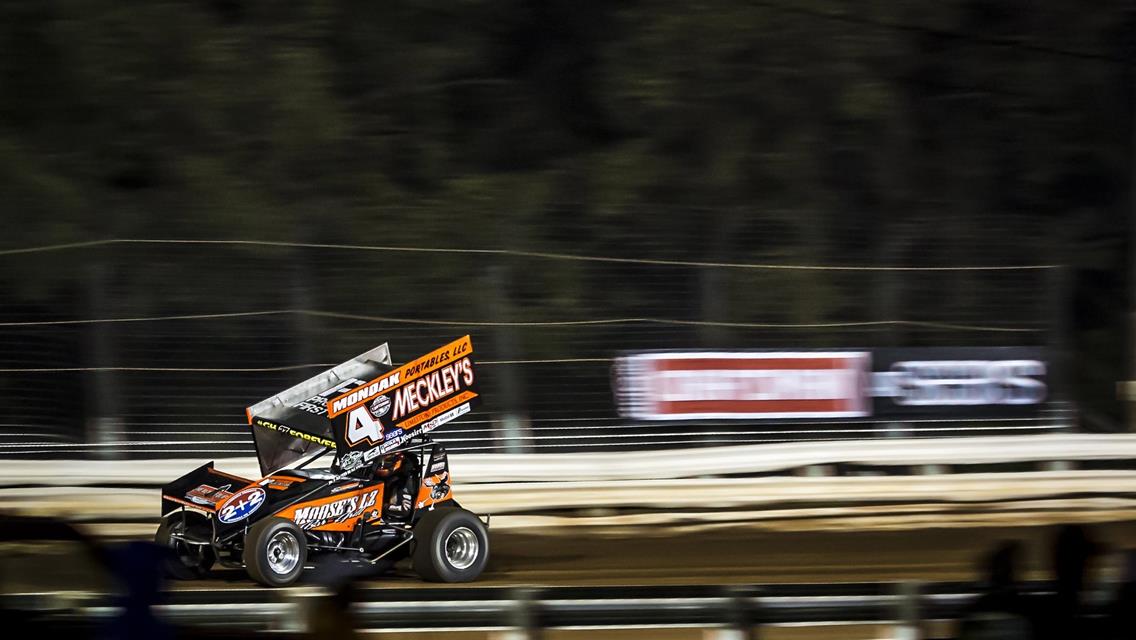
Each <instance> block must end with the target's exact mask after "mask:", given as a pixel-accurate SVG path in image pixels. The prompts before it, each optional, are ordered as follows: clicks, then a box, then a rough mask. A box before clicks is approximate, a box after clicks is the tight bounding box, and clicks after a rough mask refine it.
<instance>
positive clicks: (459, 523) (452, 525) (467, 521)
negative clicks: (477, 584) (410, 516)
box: [413, 509, 489, 582]
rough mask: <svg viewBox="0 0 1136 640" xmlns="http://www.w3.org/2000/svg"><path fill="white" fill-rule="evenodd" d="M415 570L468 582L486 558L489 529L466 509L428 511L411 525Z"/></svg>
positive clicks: (431, 577)
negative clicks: (413, 525)
mask: <svg viewBox="0 0 1136 640" xmlns="http://www.w3.org/2000/svg"><path fill="white" fill-rule="evenodd" d="M414 539H415V543H414V554H413V556H414V571H415V572H416V573H418V575H420V576H422V579H424V580H429V581H431V582H469V581H471V580H474V579H476V578H477V577H478V576H479V575H481V572H482V571H484V570H485V565H486V564H487V563H488V562H489V532H488V531H487V530H486V528H485V524H483V523H482V522H481V520H479V519H478V518H477V516H475V515H473V514H472V513H470V512H469V511H466V510H465V509H435V510H433V511H428V512H427V513H426V515H424V516H423V517H422V519H421V520H419V521H418V524H417V525H416V526H415V527H414Z"/></svg>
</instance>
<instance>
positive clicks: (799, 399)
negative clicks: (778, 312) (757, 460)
mask: <svg viewBox="0 0 1136 640" xmlns="http://www.w3.org/2000/svg"><path fill="white" fill-rule="evenodd" d="M870 363H871V355H870V354H869V353H866V352H836V353H825V352H791V353H775V352H768V353H767V352H744V351H743V352H727V353H708V352H685V353H641V354H635V355H631V356H625V357H623V358H620V359H619V360H618V361H617V364H616V372H617V380H616V387H617V393H618V396H619V405H620V412H621V413H623V414H624V415H626V416H627V417H630V418H636V419H640V420H709V419H722V418H726V419H729V418H739V419H761V418H848V417H858V416H866V415H868V414H869V411H870V407H869V406H868V404H867V400H866V396H867V394H866V393H865V380H866V378H867V375H868V372H869V371H870Z"/></svg>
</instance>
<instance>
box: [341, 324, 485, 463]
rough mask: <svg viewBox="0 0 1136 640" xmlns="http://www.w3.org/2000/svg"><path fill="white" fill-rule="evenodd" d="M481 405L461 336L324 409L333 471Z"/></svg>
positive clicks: (469, 355) (343, 395)
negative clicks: (329, 425)
mask: <svg viewBox="0 0 1136 640" xmlns="http://www.w3.org/2000/svg"><path fill="white" fill-rule="evenodd" d="M480 401H481V396H480V394H479V393H478V391H477V378H476V375H475V372H474V366H473V343H472V341H471V340H470V337H469V336H463V337H461V338H458V339H457V340H454V341H453V342H451V343H449V344H447V345H445V346H442V347H439V348H438V349H435V350H433V351H431V352H430V353H427V354H426V355H424V356H421V357H419V358H416V359H414V360H411V361H410V362H407V363H405V364H402V365H399V366H397V367H394V368H392V369H391V370H390V371H387V372H385V373H383V374H382V375H379V376H376V377H375V378H373V379H371V380H369V381H367V382H366V383H365V384H362V385H359V386H357V387H355V388H352V389H350V390H345V391H343V392H342V393H339V394H337V395H335V396H333V397H331V398H330V399H328V401H327V403H326V409H327V416H328V418H330V419H331V423H332V430H333V432H334V434H335V440H336V445H337V447H336V452H335V453H336V457H337V461H338V463H339V466H340V467H341V468H344V469H351V468H354V467H356V466H358V465H361V464H365V463H367V462H369V461H371V460H374V459H375V458H377V457H379V456H381V455H383V454H385V453H388V452H390V451H393V450H395V449H398V448H399V447H401V446H403V445H405V444H406V443H407V442H409V441H410V440H412V439H414V438H415V437H418V436H421V435H424V434H426V433H429V432H430V431H433V430H434V429H436V428H437V427H439V426H441V425H443V424H446V423H447V422H450V421H452V420H454V419H456V418H459V417H461V416H463V415H465V414H467V413H469V412H470V411H472V410H473V409H474V407H476V406H477V404H478V403H480Z"/></svg>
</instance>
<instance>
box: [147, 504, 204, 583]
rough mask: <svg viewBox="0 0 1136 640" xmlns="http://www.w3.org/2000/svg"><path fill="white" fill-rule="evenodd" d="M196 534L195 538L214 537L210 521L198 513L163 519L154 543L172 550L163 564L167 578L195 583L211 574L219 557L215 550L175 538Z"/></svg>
mask: <svg viewBox="0 0 1136 640" xmlns="http://www.w3.org/2000/svg"><path fill="white" fill-rule="evenodd" d="M186 530H191V531H194V532H195V533H196V534H197V535H196V536H195V537H198V538H202V539H207V538H209V537H210V536H211V535H212V531H213V530H212V527H210V526H209V519H208V518H207V517H205V516H203V515H201V514H198V513H193V512H189V513H184V514H182V513H171V514H170V515H168V516H166V517H164V518H162V524H160V525H158V531H157V533H155V534H154V542H155V543H156V544H158V545H161V546H163V547H166V548H168V549H170V551H171V553H170V554H169V555H168V556H167V557H166V559H165V561H164V562H163V568H164V569H165V572H166V575H167V576H169V577H171V578H174V579H177V580H195V579H197V578H204V577H205V576H206V575H208V574H209V569H210V568H212V567H213V563H214V562H216V560H217V556H216V554H215V553H213V548H212V547H207V546H203V545H192V544H186V543H184V542H182V541H180V540H177V539H175V538H174V537H173V535H172V534H175V533H177V534H183V533H185V532H186Z"/></svg>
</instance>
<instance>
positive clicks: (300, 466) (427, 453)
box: [155, 336, 489, 587]
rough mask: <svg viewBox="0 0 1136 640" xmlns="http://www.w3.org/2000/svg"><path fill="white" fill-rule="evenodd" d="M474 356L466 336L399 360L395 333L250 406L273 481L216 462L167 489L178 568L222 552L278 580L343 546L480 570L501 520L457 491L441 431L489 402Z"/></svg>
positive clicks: (197, 573)
mask: <svg viewBox="0 0 1136 640" xmlns="http://www.w3.org/2000/svg"><path fill="white" fill-rule="evenodd" d="M472 354H473V347H472V344H471V342H470V338H469V336H465V337H463V338H460V339H458V340H456V341H454V342H451V343H450V344H447V345H445V346H443V347H441V348H439V349H436V350H434V351H432V352H430V353H428V354H426V355H424V356H422V357H421V358H418V359H415V360H413V361H411V362H408V363H406V364H404V365H401V366H398V367H395V366H393V365H392V363H391V357H390V351H389V349H388V347H387V345H386V344H383V345H380V346H378V347H375V348H374V349H371V350H370V351H367V352H366V353H363V354H361V355H359V356H357V357H355V358H353V359H351V360H348V361H346V362H344V363H341V364H339V365H337V366H335V367H333V368H331V369H328V370H327V371H324V372H323V373H321V374H319V375H317V376H315V377H313V378H311V379H309V380H306V381H304V382H301V383H300V384H298V385H296V386H294V387H292V388H290V389H287V390H285V391H283V392H281V393H279V394H277V395H275V396H273V397H271V398H268V399H266V400H263V401H261V402H258V403H256V404H254V405H252V406H250V407H249V408H248V409H247V410H246V414H247V418H248V423H249V425H250V428H251V429H252V433H253V443H254V444H255V448H256V454H257V460H258V461H259V463H260V472H261V474H262V477H261V478H260V479H251V478H243V477H240V476H238V475H233V474H230V473H226V472H223V471H220V470H218V469H215V468H214V466H213V463H212V462H209V463H207V464H205V465H203V466H201V467H199V468H197V469H195V470H193V471H191V472H189V473H187V474H186V475H184V476H182V477H180V478H178V479H177V480H174V481H173V482H171V483H169V484H167V485H165V486H164V487H163V489H162V521H161V525H160V526H159V527H158V531H157V533H156V534H155V541H156V542H157V543H158V544H160V545H163V546H165V547H168V548H170V549H171V550H172V553H170V558H169V560H168V567H167V568H168V572H169V574H171V575H172V576H173V577H175V578H182V579H192V578H198V577H203V576H205V575H206V574H207V572H208V571H210V569H211V568H212V567H213V566H214V565H215V564H219V565H221V566H223V567H230V568H235V567H243V568H244V569H245V570H246V571H247V572H248V575H249V576H250V577H251V578H252V579H253V580H255V581H257V582H259V583H261V584H263V585H266V586H271V587H279V586H286V585H289V584H292V583H293V582H295V581H296V580H298V579H299V578H300V576H301V574H302V573H303V570H304V567H305V566H307V565H310V564H314V563H317V562H319V559H320V558H321V557H326V556H329V555H332V554H338V555H340V556H341V557H344V558H345V559H347V560H349V561H352V562H358V563H369V564H370V565H372V566H374V567H375V569H376V571H378V570H381V569H382V568H389V567H390V566H391V565H393V564H394V562H396V561H398V560H402V559H405V558H407V557H409V558H410V559H411V561H412V566H413V568H414V571H415V572H416V573H417V574H418V575H420V576H421V577H422V578H424V579H426V580H430V581H443V582H464V581H470V580H474V579H476V578H477V577H478V575H480V574H481V572H482V570H483V569H484V568H485V565H486V563H487V562H488V558H489V537H488V525H489V519H488V517H484V518H483V517H479V516H477V515H475V514H473V513H471V512H470V511H467V510H465V509H463V508H461V506H460V505H459V504H458V502H457V501H456V500H455V499H454V496H453V490H452V487H451V480H450V469H449V461H448V459H447V456H446V452H445V450H444V449H443V448H442V446H441V445H439V444H438V443H436V442H434V441H432V440H431V439H430V437H429V436H428V434H429V432H430V431H432V430H433V429H435V428H437V427H438V426H440V425H442V424H445V423H446V422H449V421H451V420H453V419H454V418H457V417H458V416H461V415H463V414H465V413H468V412H469V411H471V410H472V409H473V407H474V406H475V404H476V403H477V402H478V401H479V400H480V396H479V395H478V393H477V390H476V385H475V379H474V369H473V361H472ZM329 453H330V454H332V455H331V456H328V455H327V454H329ZM329 457H330V459H331V462H330V465H328V466H327V467H326V468H317V467H316V466H315V465H314V464H313V463H315V462H316V461H318V460H325V461H326V460H327V459H328V458H329Z"/></svg>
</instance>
